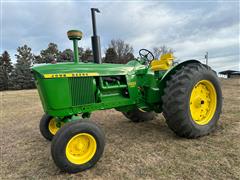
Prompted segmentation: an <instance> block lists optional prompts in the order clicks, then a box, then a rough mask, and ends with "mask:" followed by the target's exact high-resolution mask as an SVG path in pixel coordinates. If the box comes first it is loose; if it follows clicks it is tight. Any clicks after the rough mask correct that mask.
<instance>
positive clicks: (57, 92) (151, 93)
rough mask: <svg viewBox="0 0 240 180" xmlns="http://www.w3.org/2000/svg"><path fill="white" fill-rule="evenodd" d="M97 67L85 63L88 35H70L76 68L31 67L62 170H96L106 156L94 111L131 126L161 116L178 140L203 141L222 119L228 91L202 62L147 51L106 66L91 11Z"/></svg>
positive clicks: (74, 32) (46, 129) (71, 65)
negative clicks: (115, 114)
mask: <svg viewBox="0 0 240 180" xmlns="http://www.w3.org/2000/svg"><path fill="white" fill-rule="evenodd" d="M91 12H92V23H93V36H92V48H93V55H94V63H83V62H81V61H80V62H79V52H78V40H80V39H81V38H82V33H81V32H80V31H77V30H71V31H68V33H67V35H68V38H69V39H70V40H72V41H73V47H74V62H68V63H56V64H45V65H37V66H34V67H33V68H32V71H33V74H34V78H35V83H36V86H37V89H38V92H39V96H40V99H41V102H42V106H43V109H44V111H45V113H46V114H45V115H43V117H42V119H41V121H40V131H41V133H42V135H43V136H44V137H45V138H46V139H48V140H52V145H51V154H52V158H53V160H54V162H55V164H56V165H57V166H58V167H59V168H60V169H61V170H63V171H66V172H69V173H75V172H79V171H83V170H86V169H89V168H91V167H92V166H93V165H95V164H96V163H97V161H98V160H99V159H100V157H101V156H102V154H103V151H104V146H105V137H104V133H103V131H102V130H101V129H100V128H99V127H98V126H97V125H96V124H95V123H93V122H91V121H88V120H87V119H88V118H89V117H90V115H91V113H92V112H94V111H96V110H106V109H112V108H114V109H116V110H117V111H120V112H122V114H123V115H124V116H126V117H127V118H128V119H129V120H130V121H132V122H143V121H149V120H152V119H153V118H154V117H155V115H156V114H157V113H163V115H164V117H165V119H166V122H167V125H168V126H169V128H170V129H171V130H173V131H174V132H175V133H176V134H177V135H178V136H181V137H185V138H198V137H201V136H204V135H207V134H209V133H210V132H212V131H213V130H214V128H215V126H216V124H217V121H218V119H219V117H220V113H221V108H222V93H221V88H220V83H219V80H218V77H217V75H216V73H215V72H214V71H213V70H212V69H211V68H210V67H209V66H207V65H204V64H201V63H200V62H199V61H197V60H188V61H185V62H182V63H179V64H177V65H173V64H172V62H173V58H174V57H173V55H172V54H165V55H162V56H161V57H160V59H155V58H154V55H153V54H152V53H151V52H150V51H149V50H147V49H141V50H140V51H139V55H140V57H139V58H137V59H133V60H131V61H130V62H128V63H127V64H106V63H102V62H101V50H100V38H99V36H97V31H96V20H95V12H99V10H98V9H95V8H92V9H91Z"/></svg>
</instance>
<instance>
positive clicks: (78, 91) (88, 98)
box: [69, 77, 95, 106]
mask: <svg viewBox="0 0 240 180" xmlns="http://www.w3.org/2000/svg"><path fill="white" fill-rule="evenodd" d="M69 86H70V91H71V95H72V96H71V97H72V105H73V106H78V105H83V104H90V103H94V102H95V95H94V87H93V77H79V78H69Z"/></svg>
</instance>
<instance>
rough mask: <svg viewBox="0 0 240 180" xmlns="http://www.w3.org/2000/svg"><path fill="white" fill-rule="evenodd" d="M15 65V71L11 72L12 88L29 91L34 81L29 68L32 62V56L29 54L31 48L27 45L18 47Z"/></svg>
mask: <svg viewBox="0 0 240 180" xmlns="http://www.w3.org/2000/svg"><path fill="white" fill-rule="evenodd" d="M17 52H18V53H17V54H16V55H15V56H16V58H17V63H16V66H15V70H14V71H13V73H12V75H11V78H12V88H13V89H29V88H33V87H34V80H33V76H32V74H31V70H30V67H31V65H32V62H33V58H34V55H33V54H32V52H31V48H30V47H28V46H27V45H24V46H22V47H18V49H17Z"/></svg>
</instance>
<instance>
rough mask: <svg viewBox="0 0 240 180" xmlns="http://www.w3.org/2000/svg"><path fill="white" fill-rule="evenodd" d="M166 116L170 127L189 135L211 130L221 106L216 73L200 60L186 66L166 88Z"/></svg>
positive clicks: (181, 133)
mask: <svg viewBox="0 0 240 180" xmlns="http://www.w3.org/2000/svg"><path fill="white" fill-rule="evenodd" d="M162 100H163V115H164V117H165V119H166V122H167V124H168V126H169V128H170V129H172V130H173V131H174V132H175V133H176V134H177V135H179V136H181V137H186V138H197V137H200V136H204V135H207V134H209V133H210V132H212V131H213V130H214V128H215V126H216V124H217V121H218V119H219V117H220V113H221V109H222V92H221V88H220V83H219V80H218V77H217V76H216V73H215V72H214V71H212V70H211V68H210V67H208V66H206V65H203V64H201V63H191V64H187V65H186V66H183V67H182V68H181V69H179V70H178V71H177V72H176V73H175V74H173V75H172V76H171V78H170V80H169V81H167V86H166V88H165V89H164V96H163V97H162Z"/></svg>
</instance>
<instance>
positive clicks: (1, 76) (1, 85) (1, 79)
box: [0, 55, 5, 91]
mask: <svg viewBox="0 0 240 180" xmlns="http://www.w3.org/2000/svg"><path fill="white" fill-rule="evenodd" d="M4 80H5V76H4V71H3V66H2V56H1V55H0V91H2V90H4V89H5V84H4V83H5V81H4Z"/></svg>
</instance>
